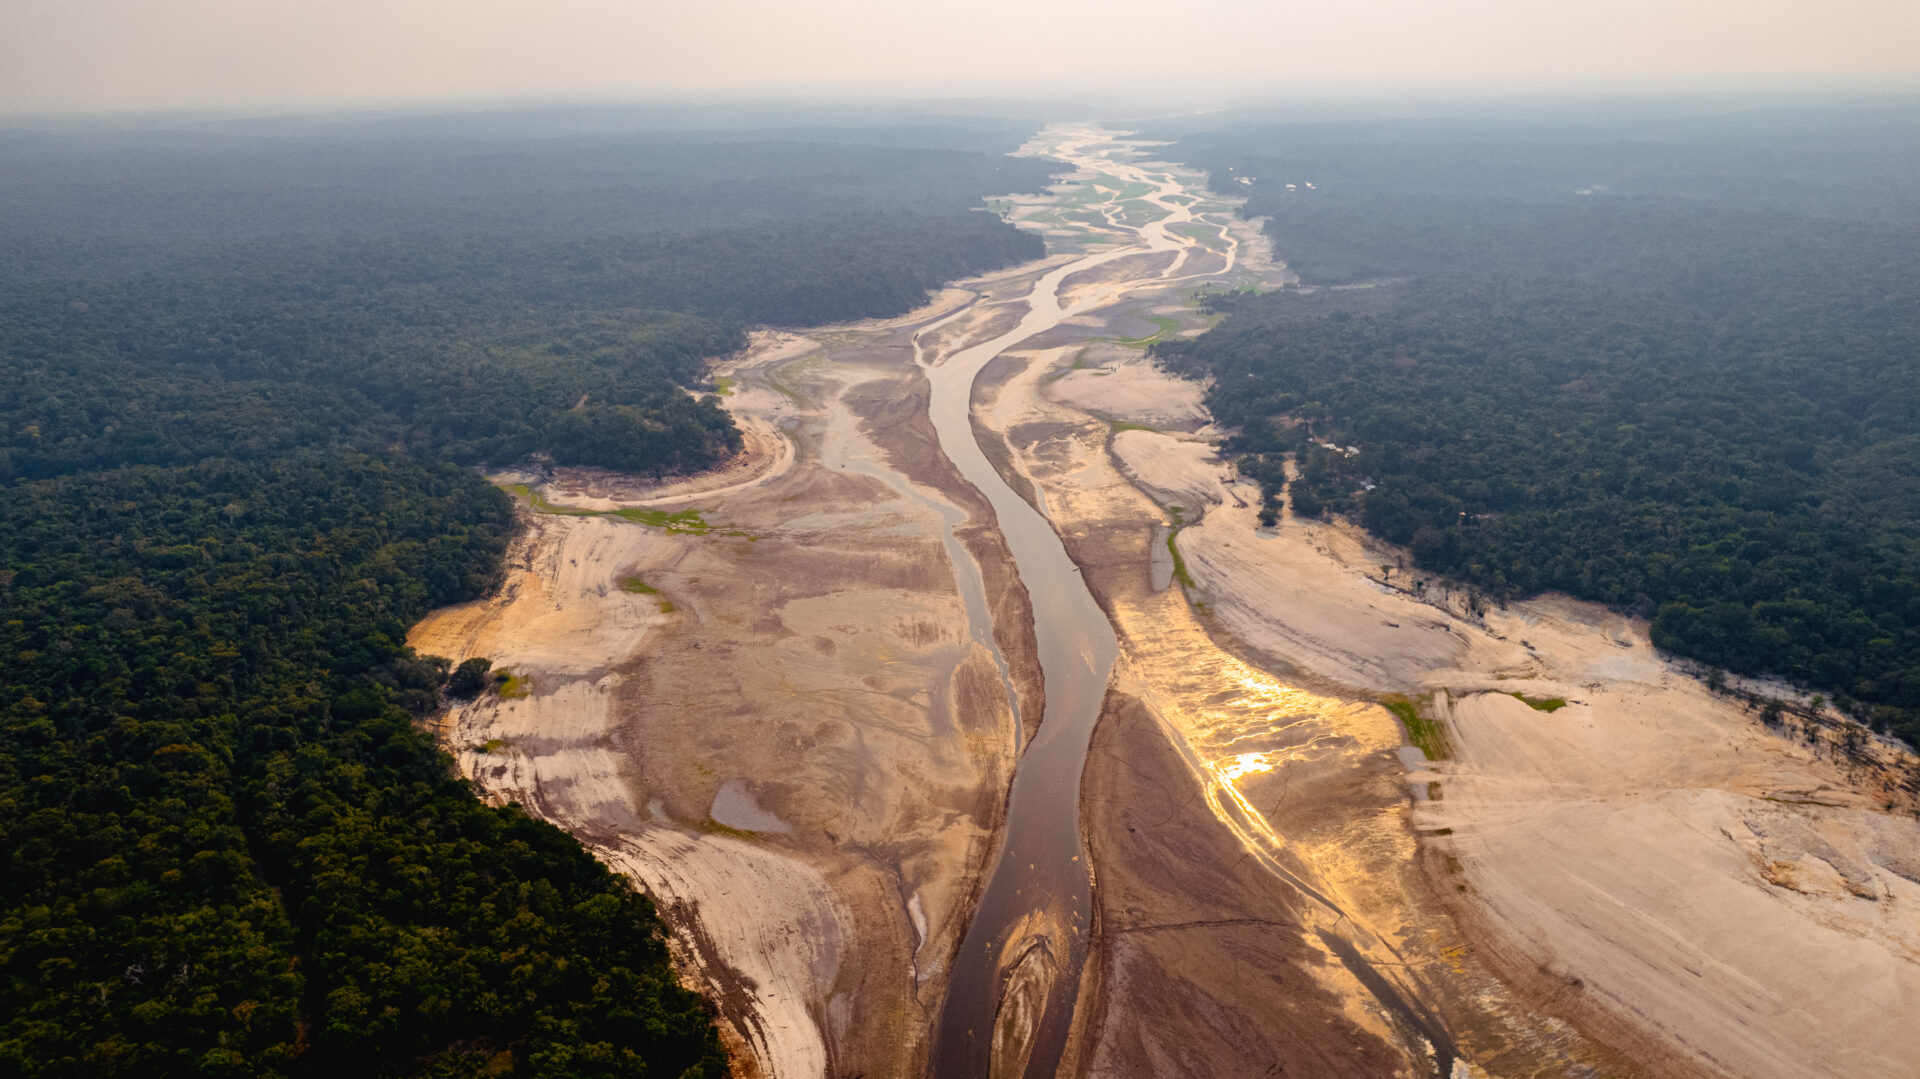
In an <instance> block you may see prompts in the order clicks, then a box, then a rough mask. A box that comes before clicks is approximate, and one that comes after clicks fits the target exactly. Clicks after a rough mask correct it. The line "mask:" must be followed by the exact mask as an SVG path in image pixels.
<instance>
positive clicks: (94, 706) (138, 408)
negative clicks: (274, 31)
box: [0, 133, 1046, 1077]
mask: <svg viewBox="0 0 1920 1079" xmlns="http://www.w3.org/2000/svg"><path fill="white" fill-rule="evenodd" d="M971 137H976V138H977V137H978V135H977V133H975V134H974V135H973V136H971ZM18 138H19V141H15V142H12V143H10V144H9V143H7V140H6V139H5V138H0V144H5V145H4V148H0V245H3V246H4V249H5V250H7V251H8V252H9V257H8V258H7V259H6V260H0V493H3V494H4V495H5V500H4V505H0V609H4V610H5V611H6V616H5V618H4V619H0V645H3V646H4V648H5V650H6V653H7V655H8V657H9V661H8V665H7V668H6V671H5V673H4V674H0V1070H4V1071H5V1072H6V1073H7V1074H15V1075H23V1076H140V1077H147V1076H189V1075H191V1076H211V1075H233V1076H239V1075H246V1076H253V1075H285V1076H299V1075H312V1076H319V1075H339V1074H347V1073H355V1074H365V1075H369V1076H477V1075H523V1076H535V1075H537V1076H568V1077H573V1076H642V1075H645V1076H687V1077H699V1076H717V1075H721V1074H724V1073H725V1072H726V1061H725V1058H724V1055H723V1054H722V1053H721V1051H720V1049H719V1043H718V1040H717V1037H716V1034H715V1032H714V1028H713V1023H712V1017H711V1015H710V1013H709V1011H708V1009H707V1007H706V1005H705V1004H704V1003H703V1002H702V1001H700V999H699V998H698V997H696V996H694V995H692V994H690V993H688V992H686V991H684V990H682V989H681V988H680V987H679V986H678V985H677V984H676V983H675V981H674V978H673V975H672V971H671V968H670V967H669V965H668V962H667V957H666V952H665V947H664V944H663V942H662V940H661V936H660V926H659V923H658V920H657V918H656V917H655V915H654V912H653V910H652V909H651V907H650V906H649V904H648V903H647V901H646V900H645V899H644V898H643V897H642V896H640V895H639V894H637V893H636V892H635V891H634V890H633V888H632V887H631V886H630V885H629V884H628V883H627V882H626V881H625V880H624V879H621V878H618V877H616V876H614V875H613V874H611V873H609V872H608V871H607V870H606V869H605V868H604V867H602V866H601V865H599V864H598V863H597V862H596V861H595V860H594V859H593V858H592V857H591V856H590V855H589V854H587V853H586V851H585V850H583V849H582V848H581V846H580V845H579V844H578V843H577V842H575V841H574V840H572V839H571V838H570V837H568V836H566V835H565V834H563V833H562V832H560V831H559V830H557V829H555V828H553V827H551V826H550V825H547V824H544V823H541V822H538V821H535V820H533V819H531V818H530V817H528V816H527V815H526V814H525V813H523V812H522V811H521V810H520V809H518V808H517V807H514V808H505V809H496V808H489V807H486V806H484V805H483V804H482V803H481V802H480V801H479V800H478V799H477V798H476V797H475V795H474V793H473V791H472V790H471V789H470V788H469V787H468V786H467V785H466V784H465V783H463V782H460V781H459V780H457V779H456V778H454V773H453V770H452V767H451V761H449V759H448V758H447V757H446V756H445V755H444V754H443V753H442V752H441V751H440V750H439V749H438V747H437V746H436V745H435V744H434V742H433V739H432V737H431V736H429V735H428V734H426V733H424V732H423V731H422V730H421V729H420V727H419V726H418V725H417V722H416V720H417V718H418V717H419V716H421V715H424V714H426V713H429V712H431V711H433V710H434V709H435V708H437V707H438V706H439V704H440V702H441V699H442V693H443V686H444V685H445V683H446V680H447V675H448V671H447V664H446V663H445V661H444V660H436V659H433V658H431V657H422V656H416V655H414V654H413V653H412V652H411V650H409V649H408V648H407V647H406V646H405V644H404V642H405V637H406V631H407V627H408V626H409V625H410V624H411V623H413V622H414V621H416V620H417V619H418V618H420V617H421V616H422V615H423V614H424V613H425V612H426V611H427V610H429V609H430V608H432V607H434V606H437V605H442V604H447V603H453V602H458V601H462V600H469V599H473V598H476V597H478V596H480V595H482V594H484V593H485V592H486V591H487V589H488V588H489V587H491V585H492V584H493V582H494V581H495V580H496V579H497V576H498V572H499V563H500V557H501V554H502V552H503V550H504V548H505V545H506V542H507V540H508V538H509V536H510V534H511V530H512V527H513V515H512V512H511V507H510V503H509V500H508V499H507V497H506V496H505V495H503V494H502V493H501V492H499V491H497V490H495V489H493V488H492V487H490V486H489V485H488V484H487V483H486V481H485V480H484V479H483V478H481V476H480V475H479V474H478V473H477V472H476V471H474V470H473V469H472V468H471V467H467V466H473V465H479V464H491V465H507V464H512V463H516V462H521V461H526V460H528V459H529V458H544V459H548V460H552V461H555V462H559V463H582V464H599V465H608V466H612V467H616V468H622V469H629V470H633V471H641V472H654V473H661V472H669V471H676V470H685V469H693V468H698V467H702V466H705V465H709V464H712V463H714V462H715V461H717V460H718V459H719V458H720V457H721V456H723V455H724V454H725V453H727V452H728V451H729V450H731V449H732V448H733V447H735V446H736V445H737V444H738V439H739V435H738V432H737V431H736V430H735V429H734V427H733V425H732V423H731V421H730V420H729V418H728V417H727V416H726V414H725V413H724V412H723V411H722V410H721V409H720V408H719V407H718V401H717V398H715V397H712V396H702V397H699V398H696V397H694V396H692V395H690V394H689V393H688V392H687V390H686V387H690V386H691V387H695V388H698V385H699V383H700V382H701V380H702V378H703V375H702V361H703V359H704V358H705V357H709V356H713V355H716V354H721V353H725V352H728V351H731V350H734V349H737V348H739V347H740V346H741V345H742V344H743V343H744V340H745V337H744V331H745V329H746V328H747V327H748V326H751V325H753V324H756V323H767V322H774V323H811V322H820V321H829V320H837V319H844V318H853V317H860V316H869V315H888V314H894V313H898V312H900V311H904V310H906V309H908V308H910V307H911V306H912V305H914V304H916V303H918V302H920V300H921V299H922V297H923V296H924V295H925V291H926V290H927V289H928V288H931V287H934V286H936V285H938V284H940V283H941V282H943V281H944V280H946V279H948V278H950V277H953V276H958V275H962V274H967V273H972V272H978V271H982V270H986V269H990V268H994V267H998V266H1002V265H1006V264H1008V263H1010V262H1014V261H1017V260H1020V259H1026V258H1030V257H1033V256H1035V255H1038V254H1039V253H1040V245H1039V242H1038V241H1037V240H1036V239H1034V238H1032V237H1030V236H1028V235H1026V234H1023V233H1019V232H1017V231H1016V230H1014V229H1012V228H1011V227H1009V226H1007V225H1005V224H1004V223H1003V222H1000V221H999V220H998V219H996V218H994V217H993V216H992V215H988V214H983V213H977V212H973V211H971V210H970V209H969V208H968V207H969V206H971V205H972V204H973V203H975V202H977V201H978V198H979V197H980V196H981V195H985V194H1000V193H1004V192H1006V191H1008V190H1010V189H1017V188H1021V187H1028V188H1031V187H1033V186H1036V185H1038V184H1039V183H1042V182H1044V180H1045V176H1046V168H1045V167H1044V166H1042V165H1040V164H1037V163H1033V162H1022V161H1014V160H1011V159H1005V158H999V157H995V156H989V155H984V154H979V153H949V152H936V151H917V150H901V149H892V148H872V147H864V148H863V147H859V146H835V147H821V146H807V145H802V144H794V143H786V144H760V145H755V144H750V143H736V142H732V141H728V142H726V143H725V144H724V145H714V146H705V147H704V148H703V146H702V145H701V144H699V143H698V142H697V140H692V139H689V138H688V137H686V136H677V137H676V139H677V140H678V143H680V144H682V145H678V147H677V148H671V147H670V148H668V149H660V148H659V147H657V146H653V148H651V149H649V146H652V144H650V143H649V144H647V145H643V146H636V145H633V144H632V140H630V139H628V140H624V141H623V140H621V139H613V140H611V141H609V140H600V141H598V142H596V141H595V140H593V139H586V138H582V139H575V140H572V141H559V142H549V141H542V140H529V139H522V140H517V141H516V140H505V141H504V142H502V141H501V140H486V139H477V138H475V137H472V136H467V137H465V141H464V142H457V140H456V143H436V144H433V145H431V146H428V147H427V148H426V149H424V150H423V149H422V148H421V146H420V145H415V144H410V143H405V142H401V141H398V140H384V141H383V140H378V139H375V140H370V141H364V142H359V143H352V142H349V143H347V144H344V145H342V144H339V143H338V142H337V141H336V142H332V143H328V144H326V145H319V144H317V143H315V142H313V141H311V140H303V139H300V138H291V137H289V138H280V139H267V138H262V139H257V140H253V141H248V140H244V139H243V140H238V141H237V143H235V144H233V145H226V146H224V147H221V148H215V149H216V150H217V152H215V150H209V149H208V148H207V147H206V146H204V145H199V144H197V143H194V142H193V141H192V140H188V141H187V142H186V143H183V144H182V145H177V146H174V145H168V146H156V145H155V144H154V142H153V141H152V140H150V139H149V140H146V142H145V144H144V145H129V144H128V140H127V139H126V138H125V137H117V138H115V139H110V140H104V141H103V140H102V139H101V138H95V137H92V136H88V137H81V136H71V137H67V138H65V139H64V140H63V139H59V138H47V137H43V136H33V137H31V138H28V137H26V136H20V137H18ZM643 141H644V140H643ZM667 141H674V140H667ZM133 142H134V143H140V142H141V140H139V139H135V140H133ZM29 144H30V145H29ZM22 147H24V148H25V150H26V151H30V152H23V153H17V154H16V153H10V152H7V151H11V150H15V149H20V148H22ZM236 147H237V148H236ZM1005 148H1008V149H1010V148H1011V144H1010V143H1009V144H1008V145H1007V146H1006V147H1005ZM636 527H637V526H636Z"/></svg>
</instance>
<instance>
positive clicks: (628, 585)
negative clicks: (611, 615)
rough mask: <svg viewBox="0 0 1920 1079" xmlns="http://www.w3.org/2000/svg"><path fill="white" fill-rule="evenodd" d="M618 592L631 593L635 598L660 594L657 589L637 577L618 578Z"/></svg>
mask: <svg viewBox="0 0 1920 1079" xmlns="http://www.w3.org/2000/svg"><path fill="white" fill-rule="evenodd" d="M620 591H622V592H632V593H633V594H634V595H636V596H657V595H659V594H660V590H659V589H658V588H655V587H653V586H652V585H650V584H648V583H647V582H645V581H643V580H641V579H640V578H639V577H637V576H635V577H622V578H620Z"/></svg>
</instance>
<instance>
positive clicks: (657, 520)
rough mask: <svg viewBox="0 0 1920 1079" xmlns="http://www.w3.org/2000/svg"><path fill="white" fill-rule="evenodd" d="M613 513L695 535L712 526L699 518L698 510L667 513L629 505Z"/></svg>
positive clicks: (707, 530) (706, 530) (649, 524)
mask: <svg viewBox="0 0 1920 1079" xmlns="http://www.w3.org/2000/svg"><path fill="white" fill-rule="evenodd" d="M613 515H614V516H615V517H621V518H624V519H626V520H629V521H637V522H639V523H640V524H643V525H647V526H649V527H652V528H664V529H666V530H667V531H669V532H690V533H692V534H694V535H696V536H704V535H706V534H707V533H709V532H711V531H713V526H712V525H710V524H708V523H707V522H706V521H705V520H703V519H702V518H701V516H700V511H699V510H678V511H676V512H673V513H669V512H667V511H666V510H655V509H646V508H644V507H640V506H631V507H628V508H627V509H623V510H614V511H613Z"/></svg>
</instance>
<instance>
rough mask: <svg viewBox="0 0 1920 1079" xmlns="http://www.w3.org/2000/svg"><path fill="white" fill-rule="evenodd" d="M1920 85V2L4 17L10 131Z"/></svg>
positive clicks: (497, 6)
mask: <svg viewBox="0 0 1920 1079" xmlns="http://www.w3.org/2000/svg"><path fill="white" fill-rule="evenodd" d="M1916 79H1920V0H1312V2H1303V0H1206V2H1202V3H1184V4H1177V3H1150V2H1147V0H955V2H948V3H926V2H923V0H887V2H880V0H674V2H660V0H298V2H294V0H0V111H7V112H35V111H54V110H68V109H89V110H93V109H124V108H172V107H180V106H188V107H216V108H226V107H232V108H242V109H257V108H262V107H265V108H274V107H281V106H288V105H295V106H312V105H365V104H377V103H384V102H421V101H437V100H449V99H471V98H482V99H500V98H515V97H526V96H536V97H548V98H554V97H567V98H580V97H637V96H646V95H653V94H659V93H662V92H685V91H697V92H712V91H739V92H764V91H767V90H777V89H782V88H790V87H792V88H798V87H804V88H809V89H815V90H831V91H839V90H860V89H874V88H877V89H903V90H921V91H926V92H935V93H953V92H994V91H999V90H1018V89H1052V90H1067V89H1076V90H1090V91H1104V90H1112V89H1128V90H1131V91H1133V92H1134V93H1136V94H1138V95H1142V96H1152V95H1155V94H1157V93H1159V92H1162V88H1164V89H1165V92H1168V93H1169V94H1171V95H1182V94H1192V93H1195V92H1200V93H1216V94H1217V93H1224V92H1233V91H1243V92H1257V91H1259V90H1262V89H1270V88H1280V89H1288V90H1300V89H1315V88H1319V89H1325V90H1330V91H1340V92H1351V91H1354V90H1362V91H1364V90H1368V89H1379V90H1383V91H1389V90H1400V89H1406V88H1408V87H1410V86H1413V87H1418V86H1442V87H1459V88H1463V89H1475V90H1483V89H1519V88H1527V87H1533V86H1540V87H1555V88H1564V89H1594V88H1605V87H1609V86H1620V85H1623V84H1638V83H1648V82H1651V83H1654V84H1657V85H1659V86H1661V87H1676V86H1679V87H1691V86H1713V85H1728V84H1731V85H1736V86H1739V87H1741V88H1747V87H1754V86H1767V85H1772V86H1779V87H1782V88H1787V87H1790V86H1793V85H1803V84H1806V83H1809V82H1813V83H1824V82H1834V81H1854V80H1860V81H1866V82H1879V83H1887V82H1894V83H1904V84H1906V85H1908V86H1911V85H1913V84H1914V83H1915V81H1916Z"/></svg>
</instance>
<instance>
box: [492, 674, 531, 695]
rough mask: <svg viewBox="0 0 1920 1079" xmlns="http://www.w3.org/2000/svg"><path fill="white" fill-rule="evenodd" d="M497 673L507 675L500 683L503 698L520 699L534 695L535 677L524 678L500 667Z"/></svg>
mask: <svg viewBox="0 0 1920 1079" xmlns="http://www.w3.org/2000/svg"><path fill="white" fill-rule="evenodd" d="M495 673H496V674H504V675H506V676H507V680H506V681H504V682H502V683H500V699H501V700H503V701H518V700H523V699H525V698H527V697H531V696H533V679H531V678H524V677H522V676H520V675H517V674H514V673H513V672H512V671H503V670H499V669H498V668H496V669H495Z"/></svg>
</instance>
